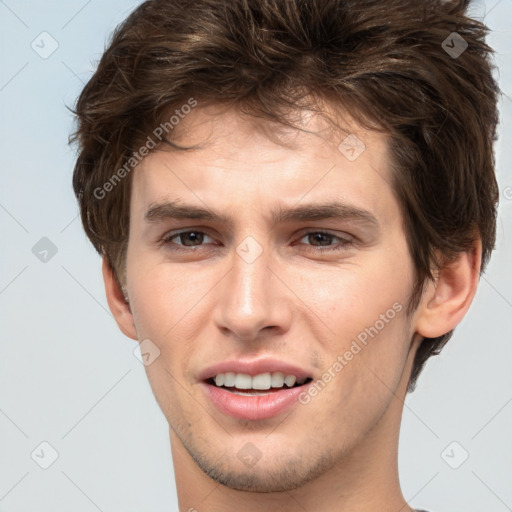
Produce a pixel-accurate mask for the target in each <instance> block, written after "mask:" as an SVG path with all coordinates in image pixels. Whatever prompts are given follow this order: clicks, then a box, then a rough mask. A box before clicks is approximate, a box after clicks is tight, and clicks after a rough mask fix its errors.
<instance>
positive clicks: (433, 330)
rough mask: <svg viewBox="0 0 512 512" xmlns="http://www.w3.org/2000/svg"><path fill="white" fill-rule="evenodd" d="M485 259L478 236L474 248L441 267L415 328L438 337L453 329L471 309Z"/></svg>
mask: <svg viewBox="0 0 512 512" xmlns="http://www.w3.org/2000/svg"><path fill="white" fill-rule="evenodd" d="M481 262H482V243H481V241H480V239H479V238H478V239H477V240H476V241H475V242H474V243H473V246H472V248H471V249H469V250H468V251H467V252H462V253H460V254H459V255H458V256H457V259H456V260H455V261H452V262H448V263H446V264H445V265H443V267H442V268H441V269H440V270H439V272H438V275H437V277H436V280H435V282H432V281H430V282H429V283H428V285H427V289H426V291H425V293H424V295H423V298H422V300H421V303H420V305H419V306H418V308H417V310H416V314H415V317H416V321H415V326H416V329H415V330H416V332H417V333H418V334H420V335H421V336H423V337H426V338H437V337H438V336H442V335H443V334H446V333H447V332H449V331H451V330H453V329H454V328H455V327H456V326H457V325H458V324H459V323H460V321H461V320H462V319H463V318H464V315H465V314H466V312H467V311H468V309H469V306H470V305H471V302H472V301H473V298H474V296H475V293H476V289H477V286H478V280H479V277H480V265H481Z"/></svg>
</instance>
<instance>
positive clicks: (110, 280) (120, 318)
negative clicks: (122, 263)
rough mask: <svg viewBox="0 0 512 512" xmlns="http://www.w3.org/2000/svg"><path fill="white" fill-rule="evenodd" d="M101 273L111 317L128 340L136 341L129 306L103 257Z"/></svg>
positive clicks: (136, 337)
mask: <svg viewBox="0 0 512 512" xmlns="http://www.w3.org/2000/svg"><path fill="white" fill-rule="evenodd" d="M101 271H102V273H103V282H104V283H105V293H106V295H107V302H108V307H109V308H110V311H111V312H112V315H114V318H115V321H116V322H117V325H118V326H119V329H121V331H122V332H123V333H124V334H125V335H126V336H128V338H132V339H133V340H137V339H138V336H137V331H136V329H135V323H134V321H133V315H132V312H131V309H130V305H129V303H128V301H127V299H125V296H124V293H123V290H122V289H121V286H120V285H119V282H118V280H117V278H116V276H115V275H114V271H113V269H112V267H111V266H110V264H109V263H108V261H107V259H106V257H105V256H103V263H102V266H101Z"/></svg>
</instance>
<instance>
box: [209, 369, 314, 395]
mask: <svg viewBox="0 0 512 512" xmlns="http://www.w3.org/2000/svg"><path fill="white" fill-rule="evenodd" d="M312 380H313V379H312V378H311V377H297V376H296V375H293V374H290V375H285V374H284V373H281V372H272V373H271V372H265V373H259V374H257V375H254V376H251V375H248V374H246V373H235V372H226V373H219V374H217V375H215V376H214V377H211V378H209V379H206V381H205V382H206V383H207V384H209V385H210V386H215V387H217V388H220V389H223V390H225V391H228V392H229V393H233V394H235V395H239V396H265V395H269V394H272V393H278V392H280V391H282V390H287V389H293V388H298V387H302V386H304V385H306V384H309V383H310V382H311V381H312Z"/></svg>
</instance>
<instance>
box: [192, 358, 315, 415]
mask: <svg viewBox="0 0 512 512" xmlns="http://www.w3.org/2000/svg"><path fill="white" fill-rule="evenodd" d="M226 366H232V365H220V367H219V369H218V370H210V371H207V374H208V373H209V376H208V375H207V376H206V378H203V379H202V381H201V384H202V388H203V390H204V392H205V394H206V397H207V399H208V400H209V401H210V402H211V403H212V405H214V406H215V407H216V409H217V410H218V411H219V412H220V413H222V414H223V415H227V416H230V417H234V418H237V419H243V420H265V419H270V418H273V417H276V416H279V415H280V414H282V413H283V412H284V411H285V410H287V409H289V408H291V407H293V406H294V405H296V404H297V402H298V401H299V396H300V395H301V393H303V392H305V391H306V389H307V387H308V386H309V385H310V383H311V382H312V381H313V377H311V376H310V375H308V374H307V373H305V372H304V371H303V370H300V369H298V368H296V367H290V366H287V367H286V368H284V367H283V365H282V364H277V363H276V364H274V366H279V367H280V369H281V370H284V371H279V370H275V369H273V370H270V371H262V370H261V369H259V371H260V373H255V370H254V368H255V367H254V365H253V366H252V367H250V366H249V365H247V366H245V368H244V369H245V371H246V372H251V373H246V372H236V371H227V370H229V368H228V369H226ZM237 366H238V367H240V366H242V367H243V366H244V365H243V364H240V363H238V364H237ZM257 366H258V367H259V368H261V366H262V365H261V364H259V365H257ZM268 366H269V365H267V367H268ZM270 366H272V365H270ZM285 366H286V365H285ZM203 377H204V374H203Z"/></svg>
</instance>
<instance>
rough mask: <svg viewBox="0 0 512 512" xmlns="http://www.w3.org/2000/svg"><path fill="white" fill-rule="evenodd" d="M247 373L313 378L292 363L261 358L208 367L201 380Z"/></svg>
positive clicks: (225, 362) (200, 377) (202, 373)
mask: <svg viewBox="0 0 512 512" xmlns="http://www.w3.org/2000/svg"><path fill="white" fill-rule="evenodd" d="M228 372H233V373H245V374H246V375H250V376H251V377H254V376H255V375H259V374H260V373H267V372H268V373H274V372H281V373H282V374H283V375H285V376H286V375H295V377H297V379H307V378H308V377H312V375H311V373H310V372H308V371H307V370H304V369H302V368H300V367H299V366H296V365H294V364H292V363H287V362H286V361H280V360H279V359H274V358H269V357H265V358H259V359H236V360H231V361H222V362H220V363H217V364H214V365H211V366H208V368H205V369H204V370H203V371H201V372H200V374H199V379H200V380H208V379H211V378H213V377H215V376H216V375H218V374H219V373H228Z"/></svg>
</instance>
